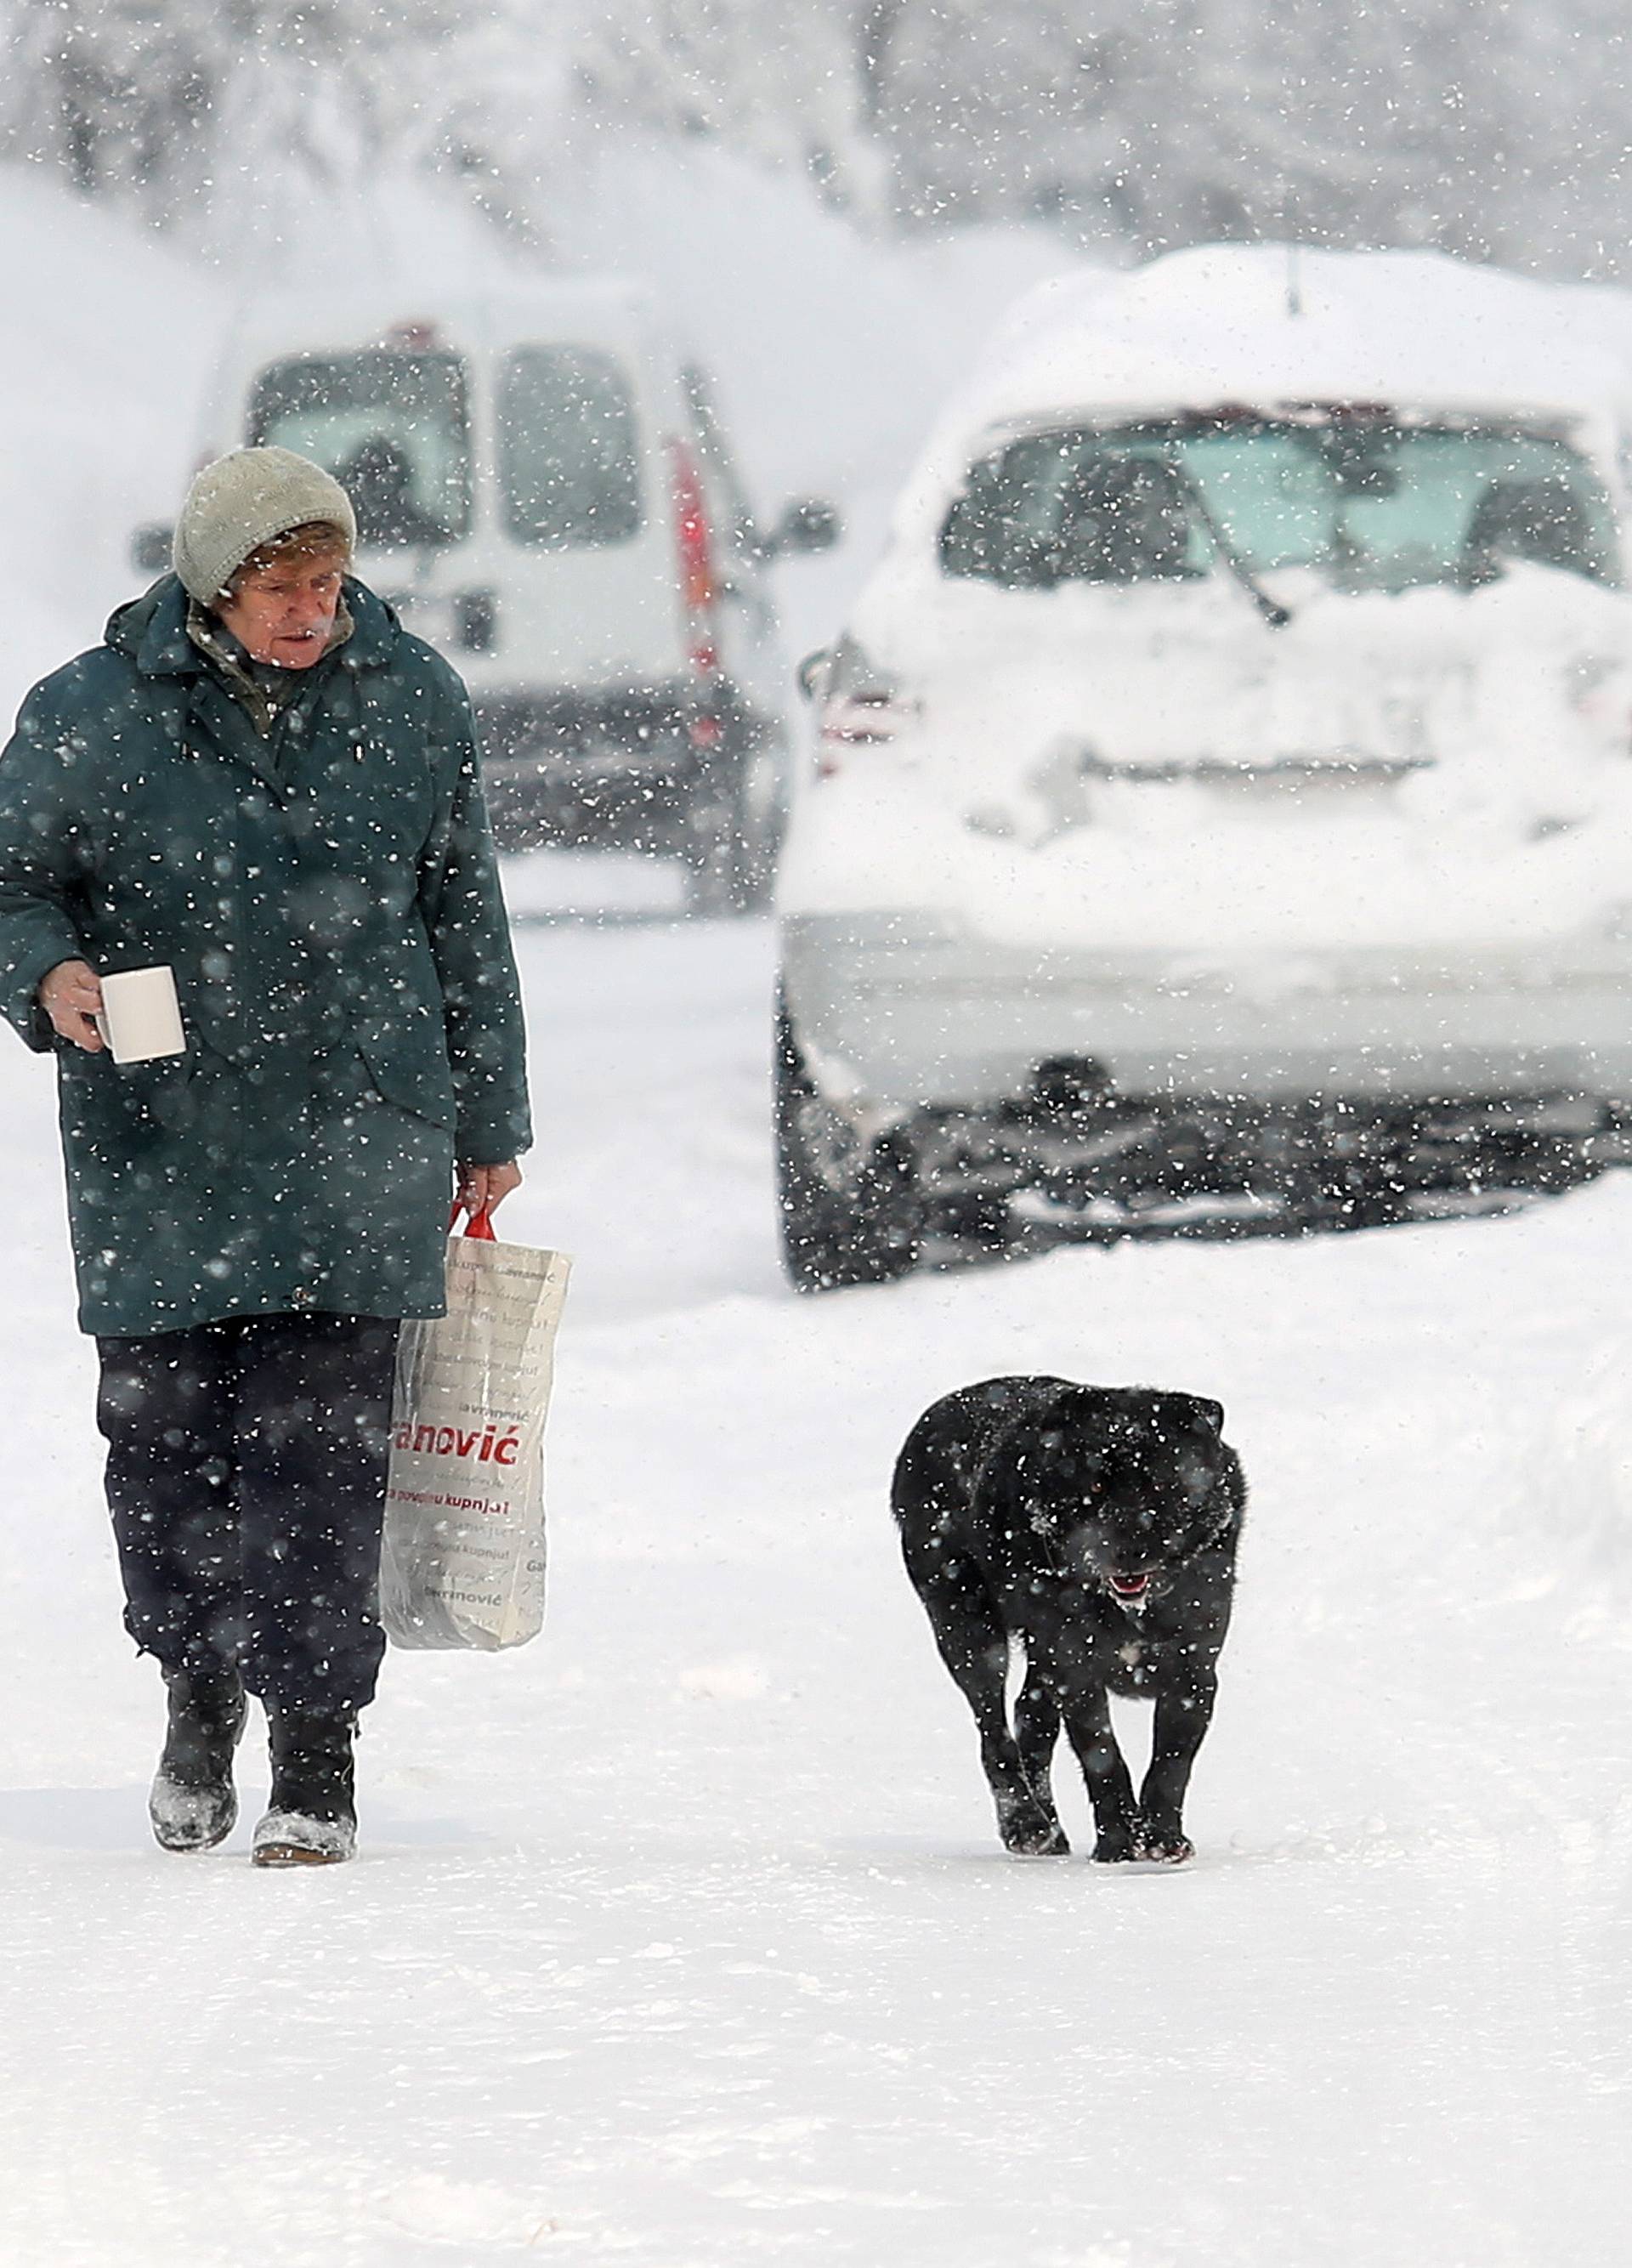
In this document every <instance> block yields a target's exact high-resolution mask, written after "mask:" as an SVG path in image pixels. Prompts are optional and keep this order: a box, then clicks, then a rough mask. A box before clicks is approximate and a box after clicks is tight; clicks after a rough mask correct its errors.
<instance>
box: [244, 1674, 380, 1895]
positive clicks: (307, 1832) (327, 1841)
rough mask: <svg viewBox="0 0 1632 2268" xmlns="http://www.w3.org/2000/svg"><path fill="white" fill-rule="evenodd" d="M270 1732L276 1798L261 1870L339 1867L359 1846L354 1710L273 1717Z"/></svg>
mask: <svg viewBox="0 0 1632 2268" xmlns="http://www.w3.org/2000/svg"><path fill="white" fill-rule="evenodd" d="M267 1718H268V1725H269V1727H270V1731H271V1748H272V1795H271V1800H270V1802H269V1804H268V1808H267V1814H266V1816H265V1818H264V1819H262V1820H261V1823H260V1825H259V1826H258V1827H257V1828H256V1829H255V1841H254V1850H253V1851H252V1852H251V1854H250V1855H251V1857H252V1858H253V1859H254V1863H255V1865H256V1866H257V1867H333V1866H337V1865H338V1864H339V1862H340V1861H341V1860H342V1859H349V1858H350V1856H351V1854H352V1852H354V1851H355V1850H356V1849H357V1810H356V1808H355V1806H354V1804H353V1802H352V1766H351V1741H352V1735H353V1734H355V1733H356V1731H357V1718H356V1716H355V1714H354V1713H353V1712H352V1711H351V1710H349V1709H322V1708H319V1709H281V1708H278V1707H277V1706H276V1705H274V1706H273V1707H271V1708H269V1709H268V1712H267Z"/></svg>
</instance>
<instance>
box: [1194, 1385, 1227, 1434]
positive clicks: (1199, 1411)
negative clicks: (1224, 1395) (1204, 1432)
mask: <svg viewBox="0 0 1632 2268" xmlns="http://www.w3.org/2000/svg"><path fill="white" fill-rule="evenodd" d="M1190 1403H1191V1406H1192V1408H1193V1409H1194V1410H1195V1414H1196V1416H1197V1417H1198V1418H1200V1419H1201V1421H1202V1424H1203V1425H1206V1426H1207V1427H1208V1428H1209V1430H1210V1431H1211V1432H1215V1433H1217V1434H1219V1435H1220V1436H1222V1435H1223V1432H1224V1403H1222V1402H1209V1401H1208V1400H1207V1398H1206V1396H1205V1395H1200V1394H1193V1395H1191V1396H1190Z"/></svg>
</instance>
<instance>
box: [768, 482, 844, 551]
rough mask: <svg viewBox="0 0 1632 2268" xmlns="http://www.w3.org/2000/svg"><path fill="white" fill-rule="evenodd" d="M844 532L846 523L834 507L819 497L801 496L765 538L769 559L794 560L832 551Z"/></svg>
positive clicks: (784, 506)
mask: <svg viewBox="0 0 1632 2268" xmlns="http://www.w3.org/2000/svg"><path fill="white" fill-rule="evenodd" d="M843 533H844V522H843V521H842V519H840V517H839V514H838V512H837V510H836V508H835V507H834V505H832V504H823V503H822V501H821V500H820V497H799V498H798V500H797V501H796V502H795V503H793V504H784V505H783V511H782V516H781V518H780V519H778V520H777V522H776V526H775V527H773V528H771V529H770V530H769V532H768V534H767V535H766V538H765V552H766V556H767V557H768V558H770V559H791V558H794V557H796V556H799V555H801V554H803V555H804V556H806V557H808V556H810V554H811V553H812V552H816V551H831V550H832V549H833V547H834V544H835V543H837V542H838V541H839V539H840V537H841V536H842V534H843Z"/></svg>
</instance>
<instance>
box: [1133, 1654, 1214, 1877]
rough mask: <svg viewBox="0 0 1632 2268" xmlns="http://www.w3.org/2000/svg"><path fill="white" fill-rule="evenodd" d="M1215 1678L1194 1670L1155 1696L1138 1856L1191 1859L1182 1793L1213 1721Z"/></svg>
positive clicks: (1175, 1860) (1141, 1801) (1206, 1671)
mask: <svg viewBox="0 0 1632 2268" xmlns="http://www.w3.org/2000/svg"><path fill="white" fill-rule="evenodd" d="M1217 1697H1218V1680H1217V1676H1216V1675H1214V1673H1213V1671H1212V1670H1211V1669H1210V1668H1207V1669H1201V1668H1196V1669H1193V1670H1191V1672H1190V1673H1189V1674H1188V1675H1187V1676H1186V1677H1185V1678H1184V1679H1182V1680H1181V1681H1175V1682H1174V1683H1173V1684H1171V1685H1165V1686H1164V1687H1163V1688H1162V1690H1161V1691H1160V1692H1159V1693H1158V1695H1157V1697H1156V1730H1155V1732H1154V1734H1152V1736H1151V1740H1150V1770H1149V1771H1147V1772H1146V1773H1145V1776H1144V1786H1143V1788H1141V1790H1140V1791H1139V1830H1138V1838H1137V1839H1138V1845H1139V1856H1140V1857H1141V1858H1142V1859H1166V1860H1168V1861H1169V1862H1170V1863H1172V1864H1174V1865H1176V1864H1177V1863H1178V1862H1179V1861H1180V1859H1193V1858H1195V1845H1194V1844H1193V1843H1192V1842H1191V1841H1190V1839H1189V1837H1187V1835H1186V1833H1185V1831H1184V1821H1183V1814H1184V1799H1185V1791H1186V1790H1187V1788H1188V1786H1189V1785H1190V1770H1191V1767H1192V1765H1193V1764H1195V1757H1196V1751H1197V1750H1198V1749H1200V1747H1201V1745H1202V1741H1203V1740H1204V1739H1205V1738H1206V1736H1207V1728H1208V1727H1209V1725H1210V1724H1211V1722H1212V1720H1213V1703H1214V1702H1215V1701H1216V1700H1217Z"/></svg>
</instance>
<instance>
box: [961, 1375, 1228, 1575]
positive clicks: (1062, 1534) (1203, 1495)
mask: <svg viewBox="0 0 1632 2268" xmlns="http://www.w3.org/2000/svg"><path fill="white" fill-rule="evenodd" d="M1223 1427H1224V1410H1223V1408H1222V1406H1221V1405H1220V1404H1219V1403H1217V1402H1208V1401H1204V1400H1202V1398H1201V1397H1200V1396H1199V1395H1193V1394H1158V1393H1153V1392H1147V1391H1144V1390H1142V1389H1138V1390H1136V1389H1128V1390H1122V1391H1107V1390H1103V1389H1100V1388H1095V1387H1073V1388H1070V1389H1069V1390H1068V1391H1066V1392H1065V1393H1062V1394H1061V1395H1059V1396H1058V1397H1057V1398H1056V1400H1055V1402H1054V1403H1053V1404H1052V1405H1051V1406H1050V1407H1049V1409H1048V1410H1046V1411H1043V1412H1041V1413H1040V1414H1038V1415H1037V1416H1035V1417H1033V1418H1031V1419H1030V1420H1029V1421H1028V1422H1027V1423H1026V1425H1025V1426H1024V1427H1023V1428H1020V1429H1017V1431H1016V1432H1015V1434H1014V1435H1013V1436H1012V1437H1011V1440H1010V1442H1009V1444H1008V1450H1009V1457H1008V1459H1007V1460H1006V1461H1005V1462H1008V1466H1009V1470H1008V1474H1007V1476H1006V1478H1007V1481H1008V1488H1007V1490H1006V1491H1005V1493H1006V1494H1007V1495H1008V1496H1009V1508H1010V1515H1011V1518H1012V1519H1014V1520H1016V1521H1019V1522H1023V1523H1024V1525H1025V1527H1026V1528H1027V1529H1028V1530H1029V1531H1030V1534H1031V1535H1032V1536H1033V1537H1034V1538H1035V1539H1036V1542H1037V1545H1038V1546H1039V1547H1040V1552H1041V1555H1042V1557H1044V1558H1045V1560H1046V1561H1047V1562H1048V1565H1050V1566H1051V1567H1052V1569H1053V1570H1054V1572H1056V1573H1059V1574H1062V1575H1066V1576H1069V1577H1070V1578H1071V1579H1073V1580H1076V1581H1078V1582H1084V1583H1089V1584H1092V1585H1093V1586H1094V1587H1096V1588H1098V1589H1099V1590H1101V1591H1103V1592H1105V1593H1106V1594H1107V1595H1108V1596H1110V1597H1111V1598H1114V1599H1115V1600H1116V1601H1117V1602H1119V1604H1121V1605H1122V1606H1124V1607H1128V1608H1132V1609H1139V1608H1142V1607H1143V1606H1145V1605H1147V1604H1148V1603H1149V1602H1150V1600H1152V1599H1155V1598H1159V1597H1160V1595H1161V1594H1162V1593H1163V1592H1164V1591H1165V1590H1167V1589H1169V1588H1171V1587H1172V1585H1173V1580H1174V1579H1175V1577H1176V1576H1177V1574H1178V1572H1179V1571H1180V1569H1181V1568H1182V1567H1183V1566H1184V1565H1185V1564H1186V1563H1187V1561H1188V1560H1191V1559H1193V1558H1195V1556H1196V1555H1197V1553H1198V1552H1201V1551H1203V1550H1206V1548H1207V1547H1208V1545H1209V1544H1210V1543H1215V1542H1216V1541H1217V1538H1218V1536H1219V1535H1220V1534H1221V1533H1222V1532H1223V1530H1224V1527H1225V1526H1226V1525H1227V1523H1228V1521H1229V1519H1230V1517H1231V1512H1232V1510H1233V1508H1234V1507H1233V1500H1232V1497H1231V1491H1230V1488H1229V1485H1228V1478H1229V1473H1230V1470H1231V1467H1232V1464H1233V1458H1232V1455H1231V1451H1230V1450H1229V1449H1228V1448H1226V1447H1225V1446H1224V1440H1223Z"/></svg>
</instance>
